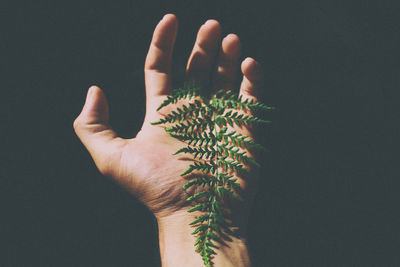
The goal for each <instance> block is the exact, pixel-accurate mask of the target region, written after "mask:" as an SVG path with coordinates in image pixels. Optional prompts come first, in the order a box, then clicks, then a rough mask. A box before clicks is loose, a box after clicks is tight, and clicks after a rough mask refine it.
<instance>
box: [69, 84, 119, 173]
mask: <svg viewBox="0 0 400 267" xmlns="http://www.w3.org/2000/svg"><path fill="white" fill-rule="evenodd" d="M108 118H109V115H108V103H107V99H106V97H105V95H104V93H103V91H102V90H101V89H100V88H99V87H97V86H92V87H90V88H89V91H88V94H87V97H86V102H85V105H84V107H83V109H82V112H81V114H79V116H78V117H77V118H76V119H75V121H74V129H75V132H76V134H77V135H78V137H79V139H80V140H81V141H82V143H83V144H84V146H85V147H86V149H87V150H88V151H89V153H90V155H91V156H92V158H93V160H94V162H95V163H96V166H97V168H98V169H99V170H100V172H101V173H103V174H105V175H108V174H110V173H111V171H112V169H113V164H114V163H115V159H116V158H118V157H115V155H116V153H119V152H120V151H121V147H122V146H123V145H124V144H125V140H123V139H121V138H118V137H117V134H116V133H115V132H114V130H113V129H112V128H111V127H110V125H109V124H108Z"/></svg>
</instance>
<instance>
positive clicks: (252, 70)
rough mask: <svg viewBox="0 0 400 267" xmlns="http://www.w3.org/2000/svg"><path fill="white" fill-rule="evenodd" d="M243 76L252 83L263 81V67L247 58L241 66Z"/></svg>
mask: <svg viewBox="0 0 400 267" xmlns="http://www.w3.org/2000/svg"><path fill="white" fill-rule="evenodd" d="M241 69H242V73H243V75H244V76H245V77H246V78H247V79H248V80H250V81H252V82H256V81H259V80H261V78H262V77H261V66H260V63H258V62H257V61H256V60H255V59H253V58H251V57H247V58H246V59H245V60H243V62H242V64H241Z"/></svg>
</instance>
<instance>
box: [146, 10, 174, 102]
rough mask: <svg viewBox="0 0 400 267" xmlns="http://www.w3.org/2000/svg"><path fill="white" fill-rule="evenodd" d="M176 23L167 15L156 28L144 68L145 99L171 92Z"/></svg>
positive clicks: (171, 15) (171, 16) (172, 16)
mask: <svg viewBox="0 0 400 267" xmlns="http://www.w3.org/2000/svg"><path fill="white" fill-rule="evenodd" d="M177 32H178V21H177V19H176V17H175V15H173V14H167V15H165V16H164V17H163V19H162V20H161V21H160V22H159V23H158V25H157V26H156V28H155V30H154V33H153V39H152V40H151V44H150V48H149V51H148V53H147V57H146V62H145V66H144V72H145V85H146V95H147V97H148V98H149V97H152V96H159V95H166V94H169V93H170V90H171V77H170V72H171V61H172V53H173V48H174V44H175V39H176V35H177Z"/></svg>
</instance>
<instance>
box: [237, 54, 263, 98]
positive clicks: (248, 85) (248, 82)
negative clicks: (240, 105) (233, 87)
mask: <svg viewBox="0 0 400 267" xmlns="http://www.w3.org/2000/svg"><path fill="white" fill-rule="evenodd" d="M241 69H242V73H243V80H242V83H241V85H240V92H239V95H241V96H242V97H243V99H249V100H253V101H257V95H258V90H259V88H260V87H261V82H262V74H261V68H260V64H259V63H258V62H257V61H255V60H254V59H252V58H250V57H248V58H246V59H245V60H243V62H242V65H241Z"/></svg>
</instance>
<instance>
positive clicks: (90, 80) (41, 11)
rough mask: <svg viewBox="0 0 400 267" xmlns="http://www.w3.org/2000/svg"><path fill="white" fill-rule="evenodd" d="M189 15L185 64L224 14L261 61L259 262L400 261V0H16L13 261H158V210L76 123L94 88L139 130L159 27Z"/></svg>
mask: <svg viewBox="0 0 400 267" xmlns="http://www.w3.org/2000/svg"><path fill="white" fill-rule="evenodd" d="M167 12H172V13H175V14H176V15H177V16H178V19H179V22H180V25H179V35H178V40H177V45H176V49H175V55H174V64H175V65H174V69H175V73H176V74H177V75H176V77H178V78H179V74H182V71H183V66H184V64H185V61H186V59H187V57H188V55H189V53H190V50H191V48H192V45H193V42H194V38H195V35H196V32H197V29H198V27H199V26H200V25H201V24H202V23H203V22H204V21H205V20H206V19H208V18H214V19H217V20H219V21H220V22H221V24H222V27H223V31H224V33H226V34H227V33H230V32H234V33H237V34H238V35H239V36H240V37H241V39H242V43H243V50H244V51H243V55H244V56H252V57H254V58H256V59H257V60H259V61H260V62H261V63H262V65H263V67H264V72H265V77H266V82H265V88H263V90H262V99H263V101H264V102H266V103H268V104H272V105H274V106H276V107H277V110H276V111H275V112H273V113H271V114H269V116H270V118H271V119H272V120H273V124H272V125H271V126H268V127H265V128H264V129H263V131H264V132H263V136H264V137H265V138H264V139H263V140H262V142H263V143H264V144H265V145H266V146H267V147H268V149H269V152H268V153H266V154H265V155H264V158H263V164H264V167H263V169H262V171H263V176H262V179H261V182H260V186H259V193H258V196H257V199H256V203H255V206H254V210H253V212H252V215H251V218H250V229H249V230H250V246H251V251H252V254H253V256H254V262H255V263H257V264H256V265H257V266H399V265H400V259H399V255H398V249H399V245H400V242H399V240H400V239H399V230H398V226H399V223H400V219H399V216H398V213H399V208H398V203H399V200H400V198H399V189H400V188H399V185H400V182H399V178H400V175H399V170H398V165H399V164H398V162H399V156H398V149H397V148H395V141H396V140H395V139H397V138H398V137H399V127H398V123H399V119H398V115H399V114H398V112H397V109H396V108H397V105H398V98H397V97H396V96H397V90H399V74H400V72H399V71H400V67H399V52H398V49H399V45H400V40H399V30H400V18H399V12H400V9H399V5H398V4H396V1H391V2H390V1H361V0H360V1H348V0H346V1H345V0H337V1H316V0H315V1H312V0H304V1H295V0H284V1H260V2H258V3H256V2H251V1H241V2H240V3H236V2H235V3H233V2H232V1H217V2H216V3H213V4H210V3H207V2H204V1H181V3H179V4H177V3H172V2H170V1H133V0H131V1H94V2H92V3H87V2H83V1H80V2H74V3H72V2H71V1H63V2H59V3H56V1H47V2H44V1H24V2H18V1H13V2H12V1H9V2H6V1H1V3H0V25H1V26H0V27H1V32H0V38H1V39H0V40H1V43H0V49H1V54H2V56H1V58H0V61H1V63H0V64H1V74H0V77H1V80H0V88H1V107H0V108H1V113H0V114H1V118H2V124H1V125H2V126H1V133H2V138H1V142H2V143H3V144H2V146H1V154H2V157H1V168H0V175H1V184H0V185H1V187H0V188H1V191H2V192H1V196H0V198H1V199H0V200H1V201H0V202H1V204H0V205H1V211H0V212H1V213H0V225H1V229H0V231H1V232H0V234H1V237H0V245H2V246H3V248H2V249H0V254H1V255H0V265H1V266H128V265H129V266H158V265H159V256H158V244H157V231H156V225H155V220H154V218H153V217H152V215H151V214H150V213H149V212H148V211H147V210H146V209H145V208H144V207H143V206H142V205H141V204H140V203H139V202H138V201H137V200H135V199H134V198H133V197H132V196H130V195H129V194H128V193H126V192H125V191H123V190H122V189H121V188H119V187H118V186H117V185H115V184H114V183H113V182H111V181H110V180H108V179H107V178H105V177H102V176H101V175H100V174H99V173H98V172H97V170H96V168H95V166H94V164H93V162H92V161H91V158H90V156H89V155H88V153H87V152H86V151H85V149H84V148H83V146H82V145H81V144H80V142H79V141H78V139H77V138H76V136H75V135H74V133H73V129H72V122H73V120H74V118H75V117H76V116H77V115H78V114H79V112H80V110H81V108H82V105H83V102H84V98H85V95H86V91H87V88H88V87H89V86H90V85H92V84H97V85H99V86H101V87H102V88H103V89H104V91H105V93H106V94H107V97H108V100H109V103H110V108H111V124H112V125H113V127H114V128H115V129H116V130H117V132H118V133H119V134H120V135H122V136H124V137H131V136H133V135H134V134H135V133H136V132H137V131H138V130H139V129H140V126H141V123H142V119H143V116H144V101H145V98H144V97H145V96H144V85H143V64H144V59H145V55H146V53H147V48H148V45H149V42H150V39H151V35H152V31H153V29H154V26H155V25H156V24H157V23H158V21H159V20H160V19H161V18H162V16H163V15H164V14H166V13H167Z"/></svg>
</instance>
